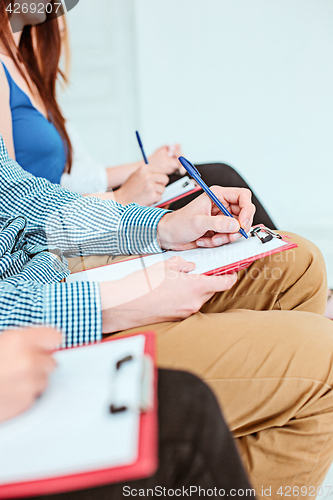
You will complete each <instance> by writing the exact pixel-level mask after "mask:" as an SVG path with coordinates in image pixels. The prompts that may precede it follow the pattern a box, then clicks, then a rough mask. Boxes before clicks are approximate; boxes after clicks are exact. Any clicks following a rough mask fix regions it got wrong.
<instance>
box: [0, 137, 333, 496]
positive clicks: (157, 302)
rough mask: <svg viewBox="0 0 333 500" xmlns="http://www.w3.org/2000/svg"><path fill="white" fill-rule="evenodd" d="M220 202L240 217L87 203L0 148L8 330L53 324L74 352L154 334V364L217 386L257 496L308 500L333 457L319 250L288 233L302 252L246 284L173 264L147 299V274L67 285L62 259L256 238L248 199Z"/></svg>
mask: <svg viewBox="0 0 333 500" xmlns="http://www.w3.org/2000/svg"><path fill="white" fill-rule="evenodd" d="M213 190H214V192H215V194H216V195H217V196H218V197H219V198H220V199H221V201H222V202H223V203H224V204H225V205H226V206H227V207H228V208H229V210H231V211H232V213H233V214H234V215H235V216H236V219H230V218H228V217H224V216H223V215H221V214H220V212H219V211H218V210H217V209H216V207H215V206H214V205H213V204H212V202H211V200H210V199H209V198H208V197H207V196H206V195H205V194H203V195H201V196H199V197H198V198H197V199H196V200H194V201H192V202H191V203H190V204H188V205H187V206H186V207H184V208H182V209H181V210H178V211H176V212H167V211H164V210H160V209H157V208H146V207H140V206H138V205H136V204H130V205H127V206H122V205H119V204H117V203H115V202H113V201H102V200H99V199H96V198H83V197H81V196H80V195H77V194H74V193H70V192H68V191H66V190H63V189H62V188H61V187H59V186H56V185H52V184H50V183H49V182H47V181H46V180H44V179H37V178H34V177H33V176H31V175H30V174H28V173H26V172H24V171H23V170H22V169H21V168H20V167H19V165H17V163H15V162H14V161H12V160H11V159H10V158H9V157H8V154H7V151H6V149H5V147H4V143H3V141H2V139H0V278H1V280H0V296H1V302H0V331H5V330H8V329H15V328H17V327H28V326H32V325H43V324H46V325H48V326H52V327H56V328H58V329H59V330H60V331H61V332H62V335H63V337H62V338H63V346H74V345H81V344H85V343H89V342H95V341H98V340H100V339H101V337H102V334H108V333H109V334H110V333H113V334H115V335H119V334H124V332H126V333H132V332H136V331H140V330H142V329H143V328H145V329H154V330H155V331H156V333H157V341H158V359H159V365H160V366H162V367H166V368H173V369H181V370H187V371H192V372H194V373H195V374H197V375H199V376H200V377H201V378H203V379H204V380H205V381H206V382H208V384H209V385H210V386H211V388H213V390H214V392H215V394H216V396H217V397H218V399H219V401H220V402H221V404H223V408H224V412H225V415H226V420H227V422H228V424H229V426H230V428H231V430H232V431H233V433H234V436H235V437H236V438H237V441H238V446H239V450H240V452H241V456H242V458H243V461H244V464H245V467H246V469H247V471H248V472H249V474H250V478H251V481H252V483H253V486H254V487H255V488H256V491H258V492H259V495H260V491H262V489H264V490H267V491H271V497H272V498H280V496H281V495H284V494H286V495H287V494H288V491H289V490H288V488H291V489H292V490H293V488H294V490H295V492H296V493H297V491H301V492H302V496H304V498H310V497H311V496H313V493H312V492H313V491H316V488H317V487H318V486H319V485H320V484H321V482H322V481H323V479H324V477H325V474H326V472H327V470H328V468H329V467H330V465H331V463H332V459H333V448H332V446H331V441H332V438H333V391H332V387H333V370H332V352H333V324H332V322H330V321H329V320H327V319H326V318H324V317H323V316H322V314H323V313H324V311H325V305H326V289H327V288H326V272H325V264H324V261H323V258H322V256H321V254H320V251H319V250H318V249H317V248H316V247H315V246H314V245H313V244H312V243H310V242H308V241H306V240H304V239H303V238H301V237H297V236H295V235H293V241H295V242H296V243H297V244H298V248H297V249H296V250H289V251H286V252H282V253H280V254H277V255H276V256H274V257H273V258H270V257H266V258H264V259H261V260H259V261H256V262H254V263H253V264H252V265H251V266H250V267H249V268H248V269H247V270H243V271H241V272H240V273H239V274H238V275H237V274H232V275H228V276H209V277H208V276H200V275H196V274H188V272H189V271H191V270H193V269H194V264H192V263H189V262H186V261H184V260H183V259H181V258H177V259H170V260H169V261H167V262H166V263H163V262H161V263H159V264H156V265H155V266H152V267H151V268H148V269H147V273H148V274H149V278H150V283H152V284H153V288H152V289H149V287H148V286H147V281H146V279H145V273H144V272H143V271H142V272H137V273H133V274H132V275H129V276H127V277H126V278H124V279H122V280H117V281H114V282H106V283H100V284H98V283H87V282H85V283H71V284H69V283H68V284H67V283H60V281H61V280H62V279H63V278H64V277H66V276H67V275H68V274H69V271H68V266H67V262H66V257H71V256H76V255H81V256H88V255H92V254H95V255H97V254H106V253H109V254H112V255H121V254H125V255H126V254H127V255H130V254H144V253H158V252H162V251H163V250H166V249H172V250H183V249H187V248H196V247H212V246H219V245H221V244H225V243H229V242H232V241H235V240H236V239H237V238H238V237H239V234H238V230H239V228H240V225H241V226H242V227H243V228H244V229H245V230H246V231H249V229H250V227H251V223H252V220H253V214H254V207H253V205H252V202H251V193H250V192H249V191H248V190H246V189H238V188H223V187H216V186H215V187H213ZM220 292H222V293H220ZM117 332H118V333H117ZM119 332H120V333H119ZM302 488H303V489H302ZM304 488H305V489H304ZM313 488H314V490H313ZM297 489H298V490H297ZM294 490H293V491H294ZM296 493H293V494H294V495H296Z"/></svg>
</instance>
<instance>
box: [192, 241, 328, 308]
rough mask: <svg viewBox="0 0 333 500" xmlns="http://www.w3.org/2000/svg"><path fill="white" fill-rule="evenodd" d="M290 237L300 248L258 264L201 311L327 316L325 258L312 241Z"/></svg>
mask: <svg viewBox="0 0 333 500" xmlns="http://www.w3.org/2000/svg"><path fill="white" fill-rule="evenodd" d="M280 233H281V234H288V233H287V232H285V231H280ZM290 236H291V238H292V241H294V242H295V243H297V244H298V248H295V249H292V250H288V251H285V252H280V253H277V254H275V255H272V256H270V257H266V258H264V259H260V260H258V261H256V262H254V263H253V264H252V265H251V266H250V267H249V268H247V269H245V270H244V271H241V272H240V273H239V279H238V282H237V283H236V284H235V285H234V286H233V287H232V288H231V289H230V290H228V291H226V292H223V293H221V294H215V295H214V297H213V298H212V299H211V300H210V301H209V302H207V303H206V304H205V305H204V307H203V308H202V309H201V311H202V312H210V313H211V312H222V311H227V310H232V309H252V310H254V311H267V310H270V309H276V310H288V311H290V310H294V311H309V312H316V313H319V314H324V312H325V308H326V302H327V280H326V268H325V262H324V259H323V256H322V254H321V252H320V250H319V249H318V247H316V245H314V244H313V243H311V242H310V241H308V240H306V239H305V238H302V237H301V236H297V235H295V234H291V235H290ZM263 247H264V245H263Z"/></svg>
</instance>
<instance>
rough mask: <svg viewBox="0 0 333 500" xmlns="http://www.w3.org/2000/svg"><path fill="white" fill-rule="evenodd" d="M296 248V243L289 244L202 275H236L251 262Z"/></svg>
mask: <svg viewBox="0 0 333 500" xmlns="http://www.w3.org/2000/svg"><path fill="white" fill-rule="evenodd" d="M282 239H283V241H286V240H285V239H284V238H282ZM286 243H287V242H286ZM297 246H298V245H297V244H296V243H289V244H288V245H285V246H284V247H282V248H276V249H275V250H270V251H269V252H263V253H261V254H259V255H256V256H255V257H251V258H249V259H245V260H242V261H239V262H233V263H232V264H229V265H228V266H223V267H218V268H217V269H213V270H212V271H208V272H207V273H204V274H205V275H206V276H222V275H223V274H232V273H237V272H238V271H242V269H246V268H247V267H249V266H250V265H251V264H253V262H255V261H257V260H260V259H263V258H264V257H268V256H269V255H274V254H276V253H280V252H284V251H285V250H291V249H292V248H297Z"/></svg>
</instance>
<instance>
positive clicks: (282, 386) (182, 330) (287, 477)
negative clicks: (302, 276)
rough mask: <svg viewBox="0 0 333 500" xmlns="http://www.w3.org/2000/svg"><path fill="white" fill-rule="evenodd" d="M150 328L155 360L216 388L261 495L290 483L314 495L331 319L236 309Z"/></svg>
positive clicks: (332, 376)
mask: <svg viewBox="0 0 333 500" xmlns="http://www.w3.org/2000/svg"><path fill="white" fill-rule="evenodd" d="M147 329H149V330H151V329H152V330H155V331H156V332H157V338H158V358H159V366H161V367H167V368H174V369H183V370H188V371H190V372H193V373H196V374H197V375H198V376H199V377H201V378H202V379H204V380H205V381H206V382H207V383H208V384H209V385H210V386H211V388H212V389H213V391H214V392H215V394H216V395H217V397H218V399H219V401H220V403H221V406H222V408H223V411H224V413H225V416H226V420H227V422H228V424H229V426H230V428H231V430H232V431H233V432H234V435H235V436H236V437H237V438H238V443H239V447H240V451H241V455H242V458H243V461H244V464H245V467H246V468H247V470H248V472H249V475H250V478H251V481H252V483H253V485H254V487H255V488H256V490H257V495H258V497H259V498H260V497H261V496H262V495H261V488H262V487H263V488H265V489H268V488H271V491H272V496H271V498H275V499H281V495H279V494H278V491H280V492H281V491H283V492H284V494H287V493H288V491H287V487H288V486H291V487H292V488H293V487H295V488H296V487H297V488H301V487H303V490H302V491H303V493H304V492H305V493H306V494H304V495H303V498H312V497H313V490H314V488H317V487H318V486H319V485H320V484H321V482H322V481H323V479H324V477H325V474H326V473H327V470H328V468H329V466H330V464H331V462H332V460H333V392H332V384H333V373H332V366H333V323H332V322H331V321H329V320H328V319H326V318H324V317H322V316H320V315H318V314H314V313H307V312H294V311H262V312H258V311H249V310H235V311H228V312H225V313H223V314H202V313H197V314H195V315H193V316H192V317H190V318H188V319H187V320H184V321H182V322H179V323H164V324H157V325H149V326H148V327H147ZM133 331H137V330H135V329H133V330H130V331H129V332H133ZM129 332H127V333H129ZM280 487H282V490H279V488H280ZM295 491H296V490H295ZM311 492H312V493H311ZM282 498H283V497H282Z"/></svg>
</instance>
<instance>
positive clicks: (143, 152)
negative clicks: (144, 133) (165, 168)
mask: <svg viewBox="0 0 333 500" xmlns="http://www.w3.org/2000/svg"><path fill="white" fill-rule="evenodd" d="M135 133H136V138H137V140H138V143H139V146H140V149H141V153H142V156H143V159H144V162H145V164H146V165H148V160H147V156H146V153H145V150H144V149H143V144H142V141H141V137H140V134H139V132H138V131H136V132H135Z"/></svg>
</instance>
